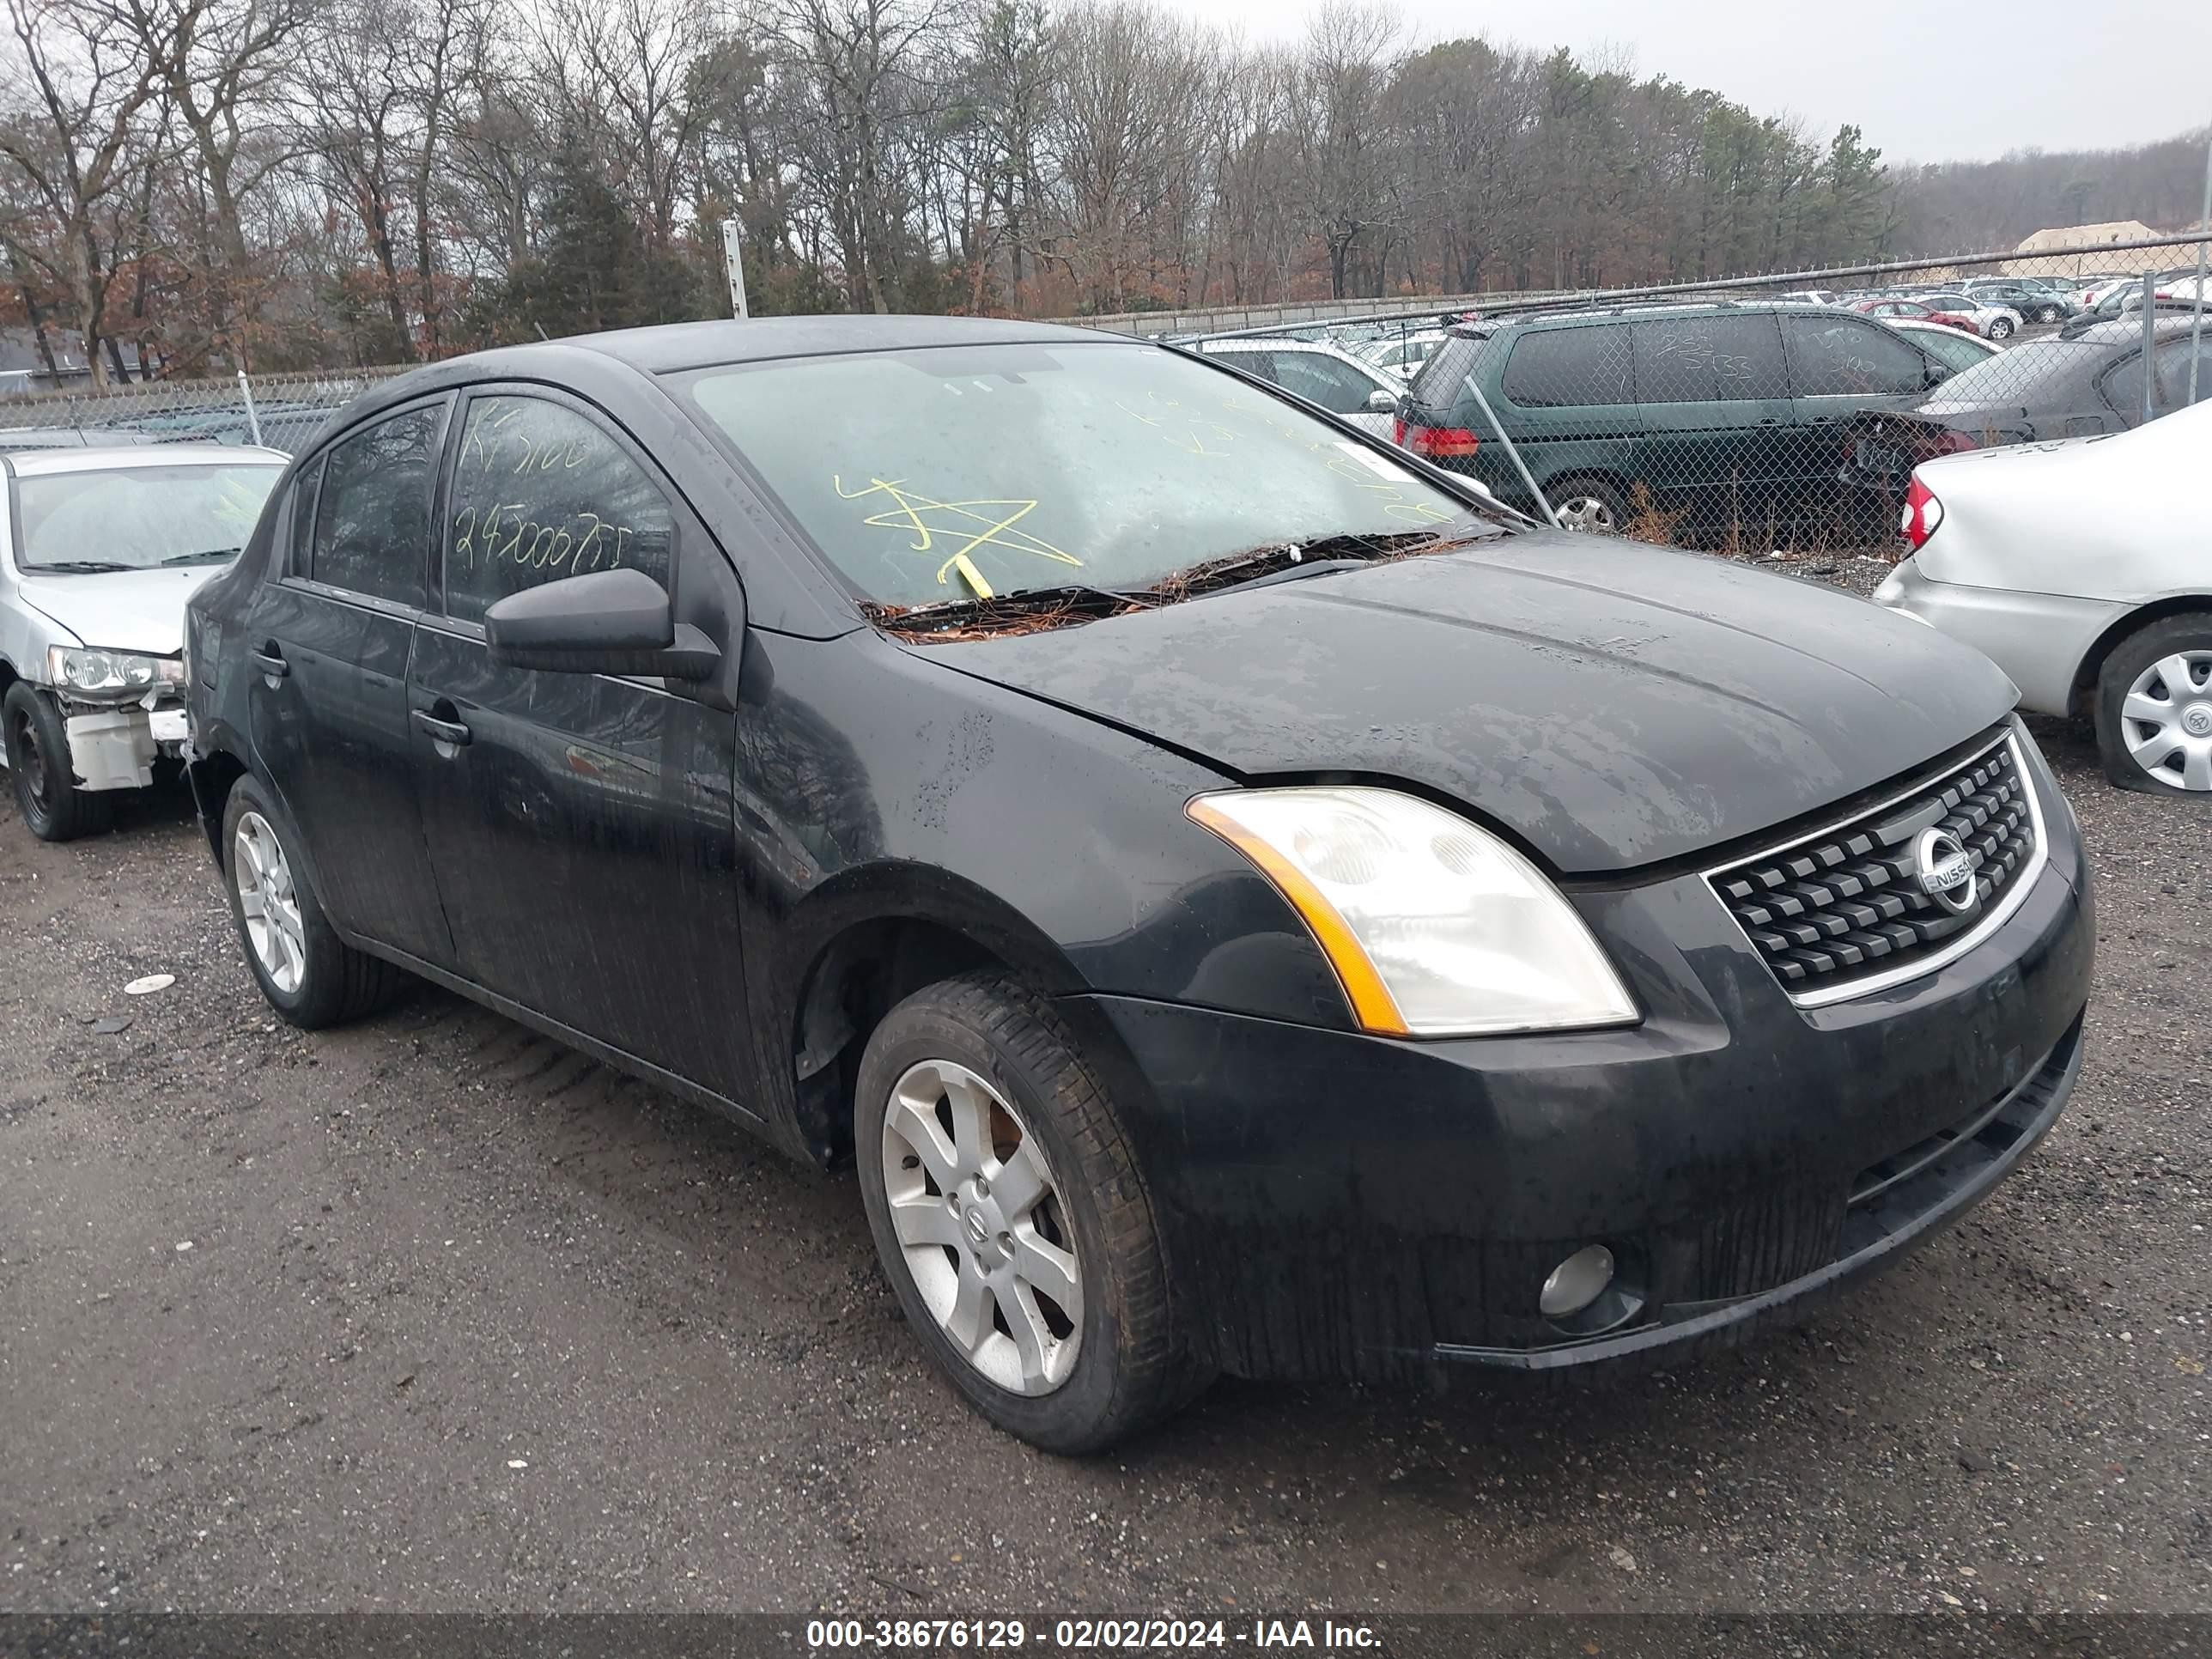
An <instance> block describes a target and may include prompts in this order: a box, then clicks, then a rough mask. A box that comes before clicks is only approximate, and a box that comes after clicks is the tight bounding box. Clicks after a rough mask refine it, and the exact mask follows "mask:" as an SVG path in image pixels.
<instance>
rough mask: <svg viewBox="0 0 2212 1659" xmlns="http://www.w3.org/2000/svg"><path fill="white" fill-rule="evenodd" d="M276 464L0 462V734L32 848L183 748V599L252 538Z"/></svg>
mask: <svg viewBox="0 0 2212 1659" xmlns="http://www.w3.org/2000/svg"><path fill="white" fill-rule="evenodd" d="M288 459H289V458H288V457H286V456H285V455H283V454H281V453H278V452H277V451H276V450H271V449H248V448H241V447H231V446H227V445H218V444H176V445H163V446H161V447H159V448H147V447H130V448H125V447H117V448H112V449H54V450H42V451H37V452H33V453H16V454H0V473H4V475H5V478H6V482H7V488H8V507H7V513H6V516H5V518H4V520H0V736H4V738H5V739H6V742H5V749H4V753H5V756H6V759H7V766H8V775H9V782H10V783H11V784H12V786H13V787H14V789H15V805H16V807H17V810H18V811H21V814H22V817H23V823H24V824H25V825H26V826H27V828H28V829H30V831H31V833H32V834H33V835H34V836H38V837H39V838H40V840H41V841H68V840H70V839H72V838H73V837H75V836H82V835H88V834H91V833H93V832H94V831H96V830H100V829H105V828H106V826H107V822H108V818H109V814H110V807H111V805H112V802H113V800H114V798H115V792H116V791H118V790H123V789H143V788H145V787H147V786H148V785H149V784H151V783H152V782H153V781H154V764H155V761H156V760H157V759H159V758H161V757H167V758H170V759H176V758H177V757H178V756H179V751H180V750H181V749H182V748H183V746H184V743H185V705H184V675H185V671H184V664H183V654H182V653H183V648H184V629H185V600H186V599H190V598H191V596H192V594H193V593H194V592H197V591H198V589H199V586H200V585H201V584H202V583H203V582H205V581H206V580H209V578H210V577H212V576H214V575H215V574H216V573H217V572H219V571H221V570H222V569H223V568H225V567H226V566H228V564H229V563H230V562H231V561H232V560H233V559H234V558H236V557H237V556H238V551H239V550H240V548H242V547H244V546H245V545H246V538H247V537H248V536H250V535H251V534H252V532H253V526H254V524H255V521H256V520H258V519H259V518H260V516H261V507H262V503H263V502H264V501H267V500H268V498H269V492H270V489H272V488H274V487H275V485H276V480H277V478H278V477H279V476H280V475H281V474H282V473H283V470H284V466H285V464H286V462H287V460H288Z"/></svg>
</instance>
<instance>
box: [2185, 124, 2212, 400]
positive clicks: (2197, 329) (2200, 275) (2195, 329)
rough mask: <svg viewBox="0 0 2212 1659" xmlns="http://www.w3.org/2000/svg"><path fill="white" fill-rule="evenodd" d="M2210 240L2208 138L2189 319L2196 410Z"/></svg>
mask: <svg viewBox="0 0 2212 1659" xmlns="http://www.w3.org/2000/svg"><path fill="white" fill-rule="evenodd" d="M2208 240H2212V138H2207V139H2206V140H2205V141H2204V211H2203V213H2202V214H2201V215H2199V216H2198V217H2197V304H2196V306H2195V307H2194V308H2193V309H2192V310H2191V313H2190V318H2189V406H2190V407H2191V409H2194V408H2196V407H2197V353H2198V352H2200V351H2202V350H2203V349H2204V245H2205V243H2206V242H2207V241H2208Z"/></svg>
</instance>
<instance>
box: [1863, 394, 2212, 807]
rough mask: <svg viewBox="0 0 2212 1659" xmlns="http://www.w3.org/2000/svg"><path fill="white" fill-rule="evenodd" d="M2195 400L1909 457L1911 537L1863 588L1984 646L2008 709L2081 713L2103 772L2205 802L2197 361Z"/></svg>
mask: <svg viewBox="0 0 2212 1659" xmlns="http://www.w3.org/2000/svg"><path fill="white" fill-rule="evenodd" d="M2184 395H2185V394H2184ZM2197 397H2198V398H2199V400H2200V401H2199V402H2198V403H2197V405H2196V406H2195V407H2193V408H2185V409H2181V410H2178V411H2177V412H2175V413H2173V414H2172V415H2168V416H2164V417H2163V418H2161V419H2159V420H2155V421H2153V422H2150V423H2149V424H2148V425H2146V426H2141V427H2137V428H2135V429H2134V430H2133V431H2130V432H2117V433H2112V434H2109V435H2103V436H2099V437H2093V438H2068V439H2063V440H2060V441H2057V442H2052V443H2039V444H2015V445H2013V446H2010V447H2003V448H1996V449H1981V450H1972V451H1969V452H1967V453H1965V454H1961V455H1951V456H1946V457H1944V458H1943V459H1941V460H1934V461H1926V462H1923V463H1922V465H1920V466H1919V467H1917V469H1916V470H1915V471H1914V472H1913V474H1912V483H1911V489H1910V491H1909V493H1908V495H1907V496H1906V499H1905V517H1904V526H1903V527H1904V531H1905V540H1906V542H1907V543H1908V544H1910V546H1911V552H1909V553H1908V554H1907V555H1906V556H1905V562H1903V563H1901V564H1899V566H1898V568H1896V569H1895V570H1894V571H1893V572H1891V573H1890V574H1889V576H1888V577H1887V579H1885V580H1884V581H1883V582H1882V584H1881V586H1880V587H1879V588H1877V589H1875V596H1874V597H1875V601H1876V602H1877V603H1879V604H1881V605H1887V606H1889V607H1890V608H1891V609H1892V610H1894V611H1904V612H1905V613H1906V614H1907V615H1908V616H1911V617H1917V618H1918V619H1919V620H1920V621H1922V622H1924V623H1929V624H1931V625H1932V626H1934V627H1936V628H1938V629H1942V631H1943V632H1944V633H1946V634H1948V635H1952V636H1953V637H1954V638H1955V639H1959V640H1962V641H1965V642H1966V643H1967V644H1969V645H1972V646H1974V647H1977V648H1978V649H1979V650H1981V651H1982V652H1983V653H1984V654H1986V655H1987V656H1989V657H1990V658H1991V659H1994V660H1995V661H1996V665H1998V666H1999V667H2000V668H2002V669H2003V670H2004V671H2005V672H2006V673H2008V674H2009V675H2011V676H2012V678H2013V683H2014V684H2016V685H2017V686H2019V687H2020V701H2021V708H2026V709H2028V710H2030V711H2032V712H2035V713H2039V714H2062V715H2083V714H2086V715H2087V716H2089V717H2091V718H2092V719H2093V720H2094V721H2095V722H2096V728H2097V748H2098V750H2099V752H2100V754H2101V755H2102V757H2103V758H2104V763H2105V775H2106V776H2107V777H2109V778H2111V779H2112V781H2113V782H2115V783H2117V784H2120V785H2122V786H2124V787H2128V788H2133V789H2146V790H2150V791H2153V792H2154V793H2160V794H2185V795H2194V796H2197V798H2199V799H2206V798H2212V505H2208V503H2207V498H2206V497H2205V495H2203V493H2202V492H2200V491H2198V490H2197V489H2194V488H2193V487H2192V481H2193V480H2194V479H2195V478H2196V477H2197V475H2198V473H2199V471H2201V470H2202V469H2203V467H2204V465H2206V463H2207V462H2208V461H2212V376H2205V377H2203V384H2202V385H2200V386H2199V387H2198V388H2197ZM2179 400H2180V399H2179V398H2177V399H2176V401H2179Z"/></svg>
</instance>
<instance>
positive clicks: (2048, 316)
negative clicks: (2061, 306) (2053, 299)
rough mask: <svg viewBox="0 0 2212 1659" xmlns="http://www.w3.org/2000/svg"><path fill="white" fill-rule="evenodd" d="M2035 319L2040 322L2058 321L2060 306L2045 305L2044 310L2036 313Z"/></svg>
mask: <svg viewBox="0 0 2212 1659" xmlns="http://www.w3.org/2000/svg"><path fill="white" fill-rule="evenodd" d="M2035 320H2036V321H2037V322H2039V323H2055V322H2057V320H2058V307H2057V306H2045V307H2043V309H2042V310H2040V311H2039V312H2037V313H2035Z"/></svg>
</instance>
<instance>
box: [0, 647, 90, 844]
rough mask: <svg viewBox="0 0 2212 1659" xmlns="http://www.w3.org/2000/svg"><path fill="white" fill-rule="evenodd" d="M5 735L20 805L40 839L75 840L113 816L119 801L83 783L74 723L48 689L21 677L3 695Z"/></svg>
mask: <svg viewBox="0 0 2212 1659" xmlns="http://www.w3.org/2000/svg"><path fill="white" fill-rule="evenodd" d="M0 736H3V737H4V738H5V741H6V744H7V754H8V778H9V782H10V783H12V784H13V785H14V786H15V810H16V811H19V812H21V814H22V815H23V827H24V828H25V829H28V830H29V831H30V832H31V833H32V834H33V835H34V836H37V837H38V838H39V839H40V841H75V840H76V838H77V837H78V836H91V835H97V834H98V833H99V832H100V831H101V830H103V829H106V828H107V826H108V824H109V823H111V822H112V820H113V817H114V804H113V802H112V801H111V800H110V799H108V797H107V796H106V795H105V794H102V793H98V792H95V791H92V790H85V789H80V788H78V787H77V783H76V770H75V769H74V767H73V766H72V764H71V763H70V747H69V728H68V727H67V726H65V725H64V724H63V722H62V716H61V711H60V710H59V709H58V708H55V707H54V705H53V702H52V699H50V698H48V697H47V696H46V695H45V694H44V693H43V692H41V691H40V690H38V689H37V688H36V687H34V686H30V685H26V684H24V683H23V682H22V681H21V680H18V681H16V682H15V684H13V685H11V686H9V688H8V695H7V697H6V698H5V699H4V700H0Z"/></svg>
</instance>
